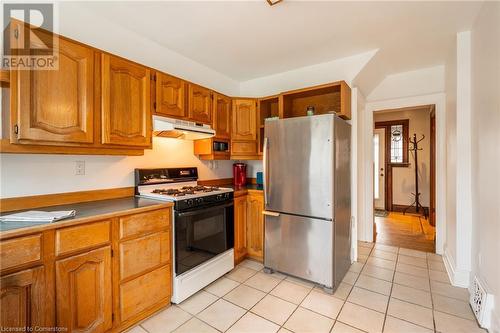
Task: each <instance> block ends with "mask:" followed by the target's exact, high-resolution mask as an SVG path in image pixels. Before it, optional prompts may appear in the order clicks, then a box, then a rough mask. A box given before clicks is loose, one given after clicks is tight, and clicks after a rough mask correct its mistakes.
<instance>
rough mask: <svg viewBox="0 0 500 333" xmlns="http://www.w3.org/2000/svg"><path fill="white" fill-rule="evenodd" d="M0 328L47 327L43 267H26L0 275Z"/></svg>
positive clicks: (46, 290)
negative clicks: (0, 276) (22, 269)
mask: <svg viewBox="0 0 500 333" xmlns="http://www.w3.org/2000/svg"><path fill="white" fill-rule="evenodd" d="M0 284H1V289H2V292H1V296H0V311H1V316H0V327H33V326H39V327H43V326H47V325H49V323H45V321H44V318H46V316H47V314H46V311H48V310H47V309H46V308H45V302H46V297H45V295H44V293H45V292H48V289H47V288H45V269H44V268H43V267H38V268H33V269H27V270H24V271H21V272H18V273H14V274H10V275H6V276H3V277H2V278H0Z"/></svg>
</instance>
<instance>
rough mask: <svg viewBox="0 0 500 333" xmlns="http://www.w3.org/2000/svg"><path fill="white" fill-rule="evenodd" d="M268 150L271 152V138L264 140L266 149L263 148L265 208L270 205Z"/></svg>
mask: <svg viewBox="0 0 500 333" xmlns="http://www.w3.org/2000/svg"><path fill="white" fill-rule="evenodd" d="M268 150H269V138H267V137H265V138H264V147H263V153H264V154H263V156H262V164H263V166H264V167H263V170H262V171H263V173H264V175H263V176H264V177H263V178H264V179H263V182H264V207H265V206H267V203H268V195H267V190H268V188H267V187H268V184H267V176H268V173H269V170H268V165H267V163H268V159H269V156H268V154H269V153H268Z"/></svg>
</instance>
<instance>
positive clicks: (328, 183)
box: [263, 114, 351, 291]
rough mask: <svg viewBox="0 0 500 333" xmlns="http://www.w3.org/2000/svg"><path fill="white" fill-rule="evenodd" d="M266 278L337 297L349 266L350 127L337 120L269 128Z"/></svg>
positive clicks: (273, 123) (301, 120)
mask: <svg viewBox="0 0 500 333" xmlns="http://www.w3.org/2000/svg"><path fill="white" fill-rule="evenodd" d="M263 150H264V156H263V165H264V177H263V178H264V206H265V210H264V215H265V237H264V239H265V249H264V266H265V268H266V271H267V272H269V271H279V272H283V273H286V274H289V275H293V276H296V277H299V278H302V279H306V280H309V281H313V282H316V283H318V284H321V285H323V286H324V287H325V289H331V291H333V290H335V289H336V287H337V286H338V284H339V283H340V282H341V281H342V279H343V277H344V275H345V273H346V272H347V271H348V270H349V267H350V265H351V222H350V221H351V176H350V174H351V172H350V170H351V169H350V151H351V126H350V124H348V123H347V122H346V121H345V120H343V119H341V118H339V117H337V116H336V115H334V114H324V115H318V116H311V117H297V118H288V119H279V120H274V119H270V120H266V122H265V129H264V149H263Z"/></svg>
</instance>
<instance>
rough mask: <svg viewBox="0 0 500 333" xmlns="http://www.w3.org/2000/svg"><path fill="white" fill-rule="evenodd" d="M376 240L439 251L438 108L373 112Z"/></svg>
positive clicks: (393, 244) (416, 107)
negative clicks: (436, 142) (436, 154)
mask: <svg viewBox="0 0 500 333" xmlns="http://www.w3.org/2000/svg"><path fill="white" fill-rule="evenodd" d="M373 121H374V122H373V128H374V129H373V134H374V135H373V154H374V155H373V156H374V159H373V179H374V183H373V207H374V224H373V226H374V231H373V232H374V235H373V237H374V240H375V242H378V243H383V244H385V245H392V246H398V247H405V248H410V249H415V250H421V251H426V252H435V236H436V230H435V181H436V173H435V167H436V163H435V150H436V149H435V115H434V106H433V105H424V106H415V107H409V108H402V109H390V110H380V111H376V112H374V113H373Z"/></svg>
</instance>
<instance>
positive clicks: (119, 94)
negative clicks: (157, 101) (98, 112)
mask: <svg viewBox="0 0 500 333" xmlns="http://www.w3.org/2000/svg"><path fill="white" fill-rule="evenodd" d="M101 88H102V97H101V103H102V105H101V107H102V117H101V118H102V119H101V121H102V143H103V144H111V145H123V146H130V147H148V146H150V145H151V113H150V98H151V96H150V70H149V69H148V68H146V67H144V66H141V65H138V64H135V63H132V62H130V61H127V60H124V59H121V58H118V57H115V56H112V55H108V54H103V55H102V87H101Z"/></svg>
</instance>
